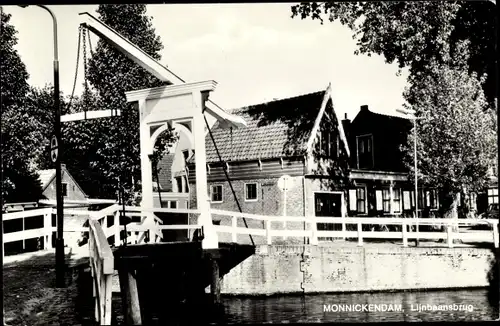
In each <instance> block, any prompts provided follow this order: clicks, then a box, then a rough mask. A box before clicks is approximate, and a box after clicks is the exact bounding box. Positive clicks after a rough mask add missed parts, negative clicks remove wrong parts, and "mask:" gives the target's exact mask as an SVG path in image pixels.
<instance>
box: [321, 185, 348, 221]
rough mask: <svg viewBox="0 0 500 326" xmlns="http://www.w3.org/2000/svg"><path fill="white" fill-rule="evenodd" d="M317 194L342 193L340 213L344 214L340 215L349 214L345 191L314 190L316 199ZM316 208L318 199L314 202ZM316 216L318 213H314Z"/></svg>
mask: <svg viewBox="0 0 500 326" xmlns="http://www.w3.org/2000/svg"><path fill="white" fill-rule="evenodd" d="M316 194H333V195H340V198H341V199H340V203H341V204H340V205H341V206H340V213H341V215H342V216H340V217H346V216H347V208H348V207H347V206H348V205H346V202H345V193H344V192H343V191H327V190H318V191H313V199H316ZM314 208H315V209H316V200H315V202H314ZM314 215H315V216H316V213H315V214H314ZM332 217H338V216H332Z"/></svg>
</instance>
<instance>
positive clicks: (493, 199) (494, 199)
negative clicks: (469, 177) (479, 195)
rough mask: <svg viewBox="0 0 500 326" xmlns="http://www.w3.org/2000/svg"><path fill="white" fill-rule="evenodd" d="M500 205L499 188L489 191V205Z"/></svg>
mask: <svg viewBox="0 0 500 326" xmlns="http://www.w3.org/2000/svg"><path fill="white" fill-rule="evenodd" d="M489 204H498V188H490V189H488V205H489Z"/></svg>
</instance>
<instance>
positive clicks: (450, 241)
mask: <svg viewBox="0 0 500 326" xmlns="http://www.w3.org/2000/svg"><path fill="white" fill-rule="evenodd" d="M446 233H447V239H448V248H453V221H451V220H450V221H449V222H448V227H447V229H446Z"/></svg>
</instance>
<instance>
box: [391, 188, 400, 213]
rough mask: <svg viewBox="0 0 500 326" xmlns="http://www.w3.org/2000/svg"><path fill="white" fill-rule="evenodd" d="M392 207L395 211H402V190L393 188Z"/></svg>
mask: <svg viewBox="0 0 500 326" xmlns="http://www.w3.org/2000/svg"><path fill="white" fill-rule="evenodd" d="M392 205H393V206H392V209H393V213H401V190H400V189H393V190H392Z"/></svg>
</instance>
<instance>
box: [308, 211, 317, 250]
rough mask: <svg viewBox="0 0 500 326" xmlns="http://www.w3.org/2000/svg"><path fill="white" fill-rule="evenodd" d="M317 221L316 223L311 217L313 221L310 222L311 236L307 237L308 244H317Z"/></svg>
mask: <svg viewBox="0 0 500 326" xmlns="http://www.w3.org/2000/svg"><path fill="white" fill-rule="evenodd" d="M317 232H318V223H316V220H315V219H314V218H313V221H312V222H311V237H310V238H309V244H312V245H315V246H317V245H318V233H317Z"/></svg>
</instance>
